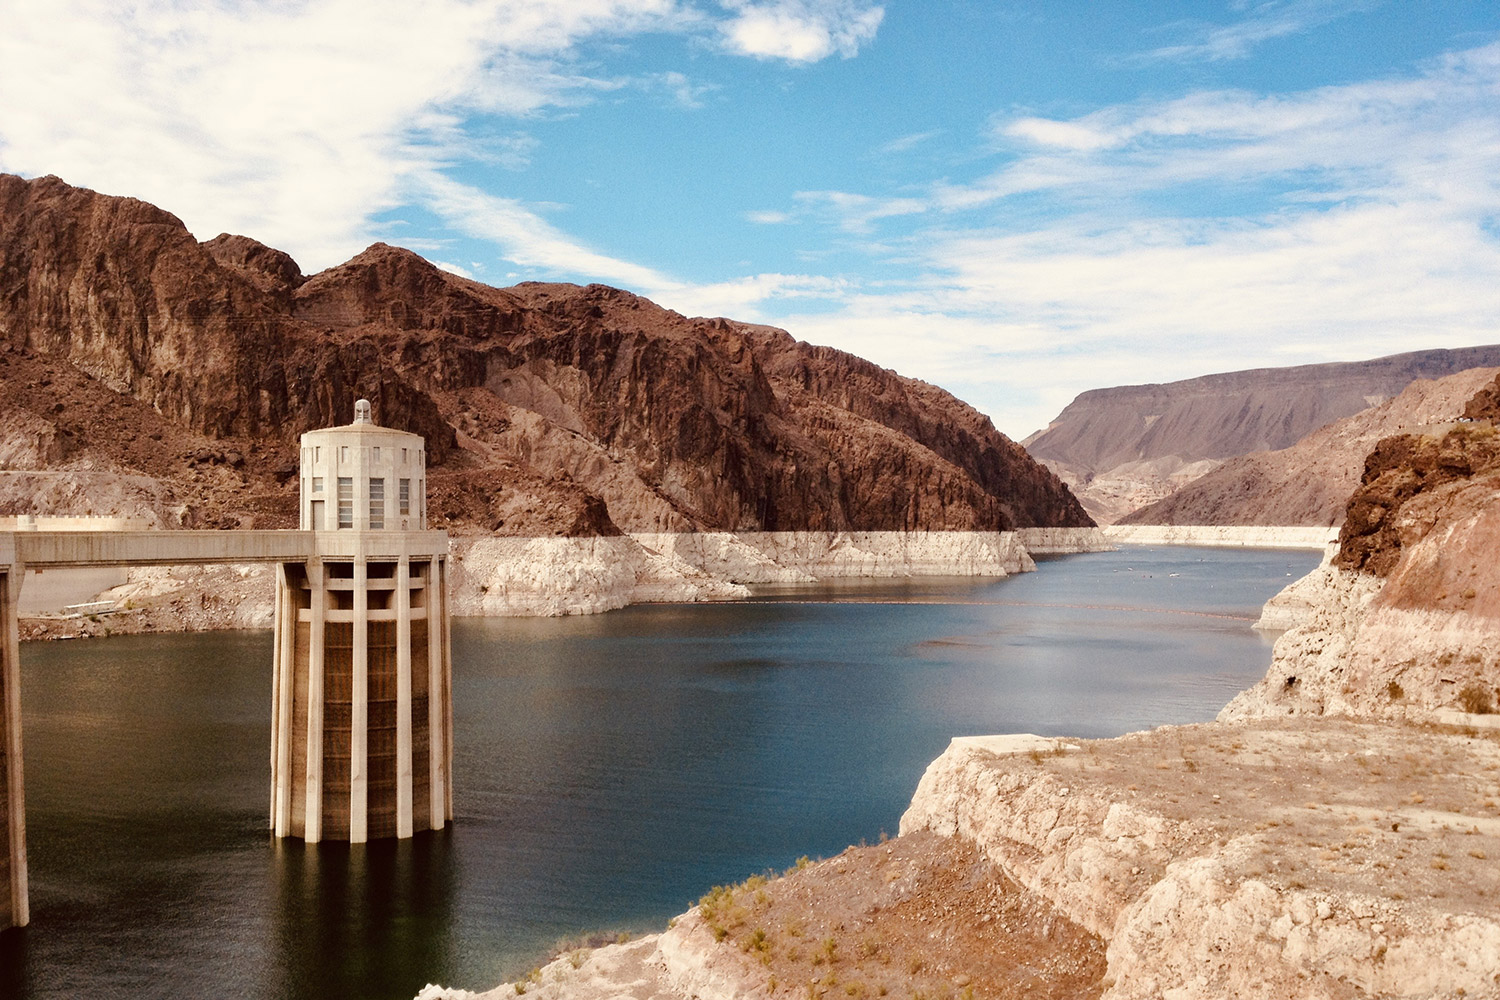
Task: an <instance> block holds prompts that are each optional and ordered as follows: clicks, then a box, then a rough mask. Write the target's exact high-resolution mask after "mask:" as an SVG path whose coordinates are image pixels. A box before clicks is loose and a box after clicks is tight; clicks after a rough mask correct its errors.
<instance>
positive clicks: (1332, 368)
mask: <svg viewBox="0 0 1500 1000" xmlns="http://www.w3.org/2000/svg"><path fill="white" fill-rule="evenodd" d="M1495 366H1500V345H1493V346H1485V347H1465V348H1456V349H1452V350H1426V351H1412V352H1408V353H1404V354H1394V355H1390V356H1388V357H1382V358H1375V359H1372V360H1369V361H1357V362H1337V363H1330V364H1315V365H1297V366H1293V367H1286V368H1258V369H1250V370H1246V371H1238V372H1225V373H1220V374H1215V375H1204V376H1201V377H1199V378H1193V379H1186V380H1183V381H1179V382H1168V383H1161V384H1151V385H1130V386H1119V387H1115V388H1108V389H1091V390H1089V391H1088V392H1085V393H1082V394H1080V395H1079V396H1078V397H1077V398H1076V399H1074V400H1073V402H1072V403H1070V404H1068V406H1067V407H1065V408H1064V409H1063V411H1062V413H1060V414H1059V415H1058V416H1057V418H1056V419H1055V420H1053V421H1052V423H1051V424H1049V425H1048V427H1047V428H1046V429H1044V430H1041V431H1038V432H1036V433H1035V434H1032V435H1031V436H1029V437H1027V438H1026V439H1025V440H1024V441H1023V442H1022V443H1023V444H1024V445H1026V447H1027V450H1028V451H1030V452H1031V454H1032V455H1033V456H1034V457H1036V458H1037V459H1039V460H1041V461H1042V462H1043V463H1044V464H1046V465H1047V466H1048V467H1049V468H1052V469H1053V470H1054V471H1056V472H1057V473H1058V474H1059V475H1060V476H1061V477H1062V478H1063V480H1064V481H1065V482H1067V483H1068V484H1069V485H1070V486H1072V487H1073V488H1074V491H1075V492H1076V493H1077V494H1078V496H1079V498H1080V500H1082V502H1083V504H1084V506H1085V507H1086V508H1088V510H1089V512H1090V514H1091V515H1092V516H1094V517H1095V518H1097V519H1099V520H1101V521H1105V522H1113V521H1119V520H1122V519H1124V518H1125V517H1126V516H1127V515H1129V514H1130V513H1131V512H1132V511H1134V510H1138V509H1140V508H1142V507H1144V506H1146V505H1148V504H1151V503H1153V502H1155V501H1158V500H1161V499H1162V498H1164V497H1166V496H1168V495H1170V494H1171V493H1173V492H1174V491H1175V490H1177V489H1180V488H1181V487H1183V486H1185V485H1186V484H1187V483H1189V482H1192V481H1193V480H1195V479H1197V478H1198V477H1200V476H1203V475H1205V474H1207V473H1209V472H1211V471H1212V470H1213V469H1214V468H1216V467H1217V466H1218V465H1220V464H1221V463H1223V462H1225V461H1228V460H1230V459H1234V458H1237V457H1239V456H1241V455H1246V454H1250V453H1252V452H1261V451H1275V450H1279V449H1282V448H1287V447H1289V446H1291V445H1293V444H1295V443H1296V442H1297V441H1299V440H1301V439H1302V438H1303V437H1305V436H1306V435H1308V434H1309V433H1311V432H1313V431H1316V430H1318V429H1319V428H1322V427H1325V426H1327V425H1328V424H1330V423H1332V422H1333V421H1335V420H1338V419H1340V418H1342V417H1347V416H1351V415H1353V414H1355V413H1358V412H1360V411H1361V410H1365V409H1368V408H1369V407H1371V406H1378V405H1380V404H1382V403H1384V402H1386V401H1387V400H1389V399H1391V398H1392V397H1394V396H1396V395H1397V394H1399V393H1400V392H1401V391H1402V390H1403V389H1405V388H1406V387H1407V386H1408V385H1410V384H1411V383H1412V382H1413V381H1415V380H1417V379H1436V378H1441V377H1443V376H1446V375H1451V374H1454V373H1456V372H1460V371H1464V370H1466V369H1471V368H1481V367H1495ZM1371 443H1372V444H1373V440H1372V441H1371ZM1353 485H1354V484H1353V483H1352V482H1351V483H1350V484H1349V488H1350V489H1352V488H1353ZM1344 496H1347V491H1346V492H1345V494H1344V495H1341V496H1338V497H1336V498H1334V503H1335V504H1342V501H1343V499H1344ZM1175 523H1187V522H1180V521H1179V522H1175ZM1206 523H1267V522H1206ZM1277 523H1287V524H1294V523H1304V522H1302V521H1287V522H1277ZM1308 523H1311V522H1308Z"/></svg>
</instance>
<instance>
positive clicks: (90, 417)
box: [0, 175, 1091, 536]
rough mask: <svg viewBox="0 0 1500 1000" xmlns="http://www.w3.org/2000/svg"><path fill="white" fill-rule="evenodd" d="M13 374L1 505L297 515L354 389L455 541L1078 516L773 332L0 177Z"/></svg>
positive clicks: (1073, 507) (832, 362)
mask: <svg viewBox="0 0 1500 1000" xmlns="http://www.w3.org/2000/svg"><path fill="white" fill-rule="evenodd" d="M0 387H3V392H4V394H5V398H6V400H7V401H8V403H9V404H10V405H8V406H7V407H6V408H5V410H4V412H3V413H0V468H3V469H4V470H6V471H7V472H8V473H9V474H8V475H6V476H3V477H0V480H3V486H0V512H5V513H33V512H35V513H117V514H128V515H135V516H144V517H146V518H147V519H148V520H151V521H153V522H155V523H161V524H164V525H165V524H173V525H186V526H215V525H217V526H233V525H242V524H247V523H254V524H256V525H258V526H266V527H276V526H288V525H292V524H295V520H296V482H295V442H296V437H297V435H298V434H300V433H301V432H303V431H305V430H309V429H312V428H316V427H322V426H329V425H333V424H339V423H345V422H348V420H349V419H350V416H351V413H352V406H353V401H354V399H355V398H356V397H357V396H366V397H368V398H369V399H370V400H371V401H372V402H373V404H374V409H375V417H376V420H377V421H378V422H380V423H382V424H385V425H388V426H392V427H398V428H401V429H405V430H411V431H415V432H417V433H420V434H422V435H424V436H425V437H426V438H427V440H428V443H429V446H428V447H429V454H430V457H431V463H432V466H433V467H432V469H431V471H430V474H429V483H428V491H429V496H430V499H429V511H430V512H431V515H432V520H433V522H434V524H435V526H443V527H451V528H454V529H456V530H472V531H478V532H485V533H498V534H513V535H532V536H534V535H571V536H579V535H584V536H586V535H604V536H608V535H612V534H619V533H620V532H631V531H657V532H661V531H667V532H671V531H690V532H691V531H701V530H764V531H778V530H851V531H881V530H894V531H911V530H929V531H942V530H968V531H995V530H1005V529H1009V528H1013V527H1068V526H1087V525H1089V524H1091V521H1090V520H1089V518H1088V516H1087V514H1086V513H1085V512H1084V511H1083V509H1082V507H1081V506H1080V505H1079V504H1078V502H1077V501H1076V500H1075V499H1074V497H1073V496H1072V495H1071V494H1070V493H1069V491H1068V489H1067V488H1066V487H1065V486H1064V485H1063V484H1062V483H1061V482H1060V481H1059V480H1058V479H1057V478H1056V476H1054V475H1053V474H1052V473H1050V472H1048V471H1047V470H1045V469H1043V468H1041V467H1040V466H1038V465H1037V464H1036V463H1035V462H1034V461H1032V459H1031V458H1030V456H1029V455H1027V453H1026V452H1025V450H1024V449H1022V448H1021V447H1020V446H1019V445H1017V444H1016V443H1015V442H1013V441H1011V440H1010V439H1008V438H1006V437H1005V436H1004V435H1002V434H1000V433H999V432H998V431H997V430H995V428H994V427H993V425H992V424H991V423H990V421H989V420H988V418H986V417H984V416H983V415H982V414H980V413H979V412H978V411H976V410H974V409H973V408H972V407H969V406H967V405H966V404H964V403H962V402H961V401H959V400H958V399H956V398H954V397H953V396H951V395H950V394H948V393H947V392H945V391H943V390H941V389H939V388H937V387H935V386H932V385H928V384H926V383H923V382H919V381H917V380H915V379H909V378H905V377H903V376H901V375H898V374H896V373H894V372H891V371H888V370H885V369H882V368H879V367H878V366H876V365H873V364H871V363H869V362H867V361H864V360H862V359H860V358H857V357H855V356H853V355H850V354H846V353H844V352H841V351H836V350H833V349H831V348H825V347H816V346H812V345H809V344H805V343H801V342H799V341H797V340H795V339H794V338H793V337H792V336H791V335H790V334H788V333H787V332H785V331H782V330H776V329H773V328H769V327H764V326H759V325H755V324H748V323H739V322H736V321H733V320H729V319H694V318H688V317H684V316H681V315H679V314H677V313H675V312H671V311H670V310H667V309H664V308H662V307H660V306H658V305H656V304H655V303H652V302H650V301H649V300H647V299H644V298H641V297H640V296H637V295H633V294H631V293H629V292H626V291H622V290H620V289H615V288H610V287H607V286H604V285H589V286H586V287H580V286H576V285H566V284H547V283H536V282H527V283H523V284H521V285H518V286H515V287H512V288H492V287H490V286H487V285H483V284H481V283H479V282H476V281H471V280H468V279H465V278H461V277H458V276H456V275H453V274H450V273H448V272H446V271H443V270H440V269H439V268H437V267H435V266H434V265H432V264H431V263H429V262H428V261H426V260H424V259H423V258H421V257H420V256H418V255H417V254H415V253H412V252H410V251H407V250H403V249H400V248H396V247H391V246H387V245H385V244H380V243H377V244H375V245H373V246H371V247H369V248H368V249H367V250H365V251H364V252H362V253H360V254H359V255H357V256H356V257H354V258H353V259H351V260H349V261H347V262H345V263H343V264H340V265H338V266H336V267H333V268H329V269H328V270H325V271H322V272H320V273H318V274H314V275H303V274H302V272H301V269H300V267H299V266H298V265H297V263H296V262H295V261H294V260H293V259H292V258H291V257H290V256H289V255H287V254H285V253H283V252H281V251H279V250H276V249H274V248H271V247H268V246H265V245H263V244H261V243H259V242H257V241H255V240H253V239H250V238H248V237H244V236H234V235H228V234H225V235H221V236H218V237H216V238H214V239H211V240H207V241H204V242H201V243H200V242H199V241H198V240H197V239H195V238H194V237H193V235H192V234H191V233H189V232H188V231H187V229H186V228H185V227H184V226H183V224H182V222H181V221H180V220H179V219H177V218H176V217H175V216H173V215H171V214H170V213H168V212H166V211H163V210H162V209H159V208H157V207H155V206H153V205H150V204H147V203H145V202H142V201H138V200H135V199H131V198H118V197H112V196H108V195H102V194H98V193H96V192H93V191H89V190H86V189H83V188H77V187H73V186H70V185H68V184H66V183H65V182H63V181H61V180H59V179H58V178H56V177H50V176H49V177H42V178H37V179H34V180H26V179H24V178H21V177H17V176H12V175H0Z"/></svg>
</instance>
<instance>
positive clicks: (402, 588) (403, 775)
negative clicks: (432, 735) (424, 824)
mask: <svg viewBox="0 0 1500 1000" xmlns="http://www.w3.org/2000/svg"><path fill="white" fill-rule="evenodd" d="M395 598H396V599H395V606H396V836H397V837H410V836H411V835H412V832H413V831H412V793H411V784H412V781H411V778H412V763H411V727H412V717H411V559H410V558H409V557H408V556H405V555H403V556H402V557H401V560H400V561H399V562H398V563H397V564H396V594H395Z"/></svg>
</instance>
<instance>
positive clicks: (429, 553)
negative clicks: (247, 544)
mask: <svg viewBox="0 0 1500 1000" xmlns="http://www.w3.org/2000/svg"><path fill="white" fill-rule="evenodd" d="M424 448H425V443H424V441H423V439H422V438H421V437H420V436H419V435H416V434H408V433H406V432H405V431H398V430H392V429H390V428H386V427H377V426H376V425H375V424H373V423H371V422H370V404H369V403H368V402H367V401H365V400H360V401H359V402H358V403H356V404H355V412H354V422H353V423H352V424H349V425H347V426H344V427H330V428H326V429H324V430H316V431H309V432H308V433H306V434H303V435H302V450H301V481H300V485H301V490H300V507H299V510H300V523H301V527H302V528H303V529H304V530H310V531H311V532H312V533H313V537H314V538H315V539H316V544H315V546H314V555H313V558H311V559H307V560H305V561H298V562H282V563H278V564H277V572H276V644H275V652H274V659H275V663H274V667H275V682H274V693H273V713H272V718H271V827H272V829H273V830H274V831H275V833H276V835H277V836H278V837H300V838H302V839H303V840H305V841H308V842H309V843H312V842H316V841H320V840H347V841H349V842H350V843H362V842H364V841H367V840H371V839H375V838H380V837H410V836H412V835H413V833H415V832H416V831H419V830H440V829H442V828H443V826H444V825H445V824H446V823H447V822H448V820H450V819H452V817H453V791H452V786H451V781H450V776H451V773H452V761H453V713H452V707H451V706H452V656H451V652H450V638H449V635H450V633H449V629H448V609H447V553H448V537H447V535H446V533H444V532H437V531H427V530H424V529H425V528H426V525H427V511H426V479H427V473H426V453H425V450H424Z"/></svg>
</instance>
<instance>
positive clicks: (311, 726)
mask: <svg viewBox="0 0 1500 1000" xmlns="http://www.w3.org/2000/svg"><path fill="white" fill-rule="evenodd" d="M307 582H308V586H309V589H310V590H311V592H312V622H311V624H310V627H309V629H308V643H307V818H306V820H305V821H304V826H303V833H302V839H303V840H305V841H307V842H308V843H309V844H316V843H317V842H318V841H320V840H322V839H323V639H324V628H323V625H324V619H325V617H326V615H325V612H326V611H327V609H328V578H327V577H326V576H325V575H324V569H323V560H322V559H319V558H313V559H310V560H308V563H307Z"/></svg>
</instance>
